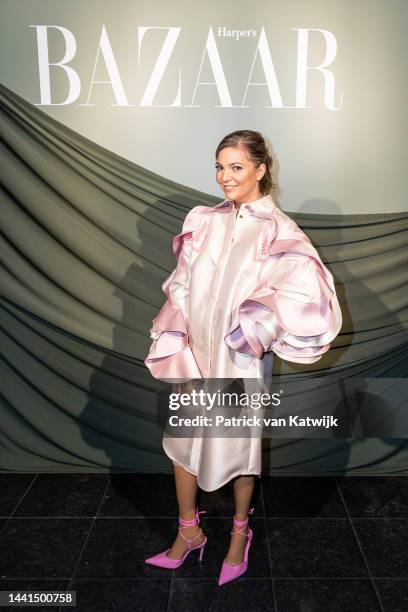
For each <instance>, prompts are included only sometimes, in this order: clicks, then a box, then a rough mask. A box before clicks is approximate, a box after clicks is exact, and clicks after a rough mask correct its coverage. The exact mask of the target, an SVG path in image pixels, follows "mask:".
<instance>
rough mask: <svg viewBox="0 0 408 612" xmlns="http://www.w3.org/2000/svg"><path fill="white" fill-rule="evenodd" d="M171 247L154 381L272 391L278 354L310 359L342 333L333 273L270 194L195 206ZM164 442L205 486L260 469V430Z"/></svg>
mask: <svg viewBox="0 0 408 612" xmlns="http://www.w3.org/2000/svg"><path fill="white" fill-rule="evenodd" d="M173 251H174V254H175V257H176V260H177V265H176V267H175V269H174V270H173V271H172V273H171V274H170V276H169V277H168V278H167V279H166V280H165V281H164V283H163V285H162V289H163V292H164V294H165V296H166V298H167V299H166V301H165V303H164V304H163V306H162V308H161V310H160V312H159V313H158V315H157V316H156V317H155V318H154V319H153V322H152V323H153V326H152V328H151V329H150V336H151V338H152V344H151V347H150V350H149V354H148V355H147V357H146V359H145V364H146V366H147V367H148V368H149V370H150V372H151V374H152V376H153V377H155V378H156V379H158V380H163V381H166V382H172V383H178V382H180V383H182V382H185V381H200V380H201V381H205V384H207V382H209V383H211V381H212V380H213V379H240V380H243V381H244V386H245V391H247V392H249V393H251V392H268V390H269V386H270V383H271V380H272V366H273V359H274V356H275V355H277V356H278V357H280V358H281V359H284V360H287V361H292V362H296V363H305V364H308V363H314V362H315V361H317V360H319V359H320V358H321V357H322V355H323V354H324V353H325V352H327V351H328V350H329V348H330V342H331V341H332V340H333V339H334V338H335V337H336V335H337V334H338V333H339V331H340V328H341V325H342V316H341V310H340V305H339V303H338V299H337V296H336V291H335V286H334V281H333V277H332V274H331V272H330V271H329V270H328V268H327V267H326V266H325V265H324V264H323V262H322V261H321V259H320V257H319V254H318V253H317V251H316V249H315V248H314V247H313V245H312V243H311V241H310V239H309V237H308V236H307V235H306V234H305V233H304V232H303V231H302V230H301V229H300V228H299V226H298V225H297V224H296V223H295V222H294V221H293V220H292V219H291V218H290V217H289V216H288V215H286V214H285V213H284V212H283V211H282V210H281V209H280V208H279V207H278V206H277V205H276V203H275V202H274V201H273V199H272V196H271V195H266V196H263V197H261V198H259V199H258V200H256V201H254V202H250V203H242V204H241V206H240V209H239V212H238V214H237V211H236V208H235V206H234V202H233V201H231V200H224V201H223V202H220V203H219V204H217V205H216V206H214V207H208V206H196V207H194V208H193V209H192V210H191V211H189V213H188V214H187V216H186V218H185V220H184V224H183V228H182V231H181V233H180V234H178V235H177V236H175V237H174V238H173ZM202 410H203V414H204V413H205V409H204V408H203V409H202ZM252 434H253V435H252ZM163 448H164V451H165V453H166V454H167V456H168V457H169V458H170V459H171V460H172V461H173V462H174V463H175V464H178V465H181V466H183V467H184V469H186V470H187V471H188V472H191V473H192V474H195V475H196V476H197V482H198V485H199V486H200V488H201V489H203V490H205V491H214V490H216V489H218V488H219V487H221V486H223V485H224V484H225V483H227V482H228V481H229V480H231V479H232V478H234V477H235V476H239V475H254V476H255V475H256V476H260V475H261V460H262V438H261V436H260V435H259V432H256V431H255V432H250V435H246V436H245V437H242V438H240V437H216V436H215V437H206V436H205V435H204V436H203V435H197V436H196V435H194V436H191V437H188V438H181V437H172V436H168V435H166V433H165V434H164V435H163Z"/></svg>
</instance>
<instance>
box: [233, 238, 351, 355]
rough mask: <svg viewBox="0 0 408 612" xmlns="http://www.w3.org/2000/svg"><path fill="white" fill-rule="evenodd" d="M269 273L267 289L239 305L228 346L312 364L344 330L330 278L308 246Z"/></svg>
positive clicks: (287, 255) (283, 257)
mask: <svg viewBox="0 0 408 612" xmlns="http://www.w3.org/2000/svg"><path fill="white" fill-rule="evenodd" d="M293 244H294V243H293ZM298 244H299V243H298ZM275 250H276V252H278V249H275ZM301 251H303V252H301ZM268 265H270V264H268ZM270 269H271V274H270V276H271V278H270V279H268V282H267V283H266V286H263V287H260V288H258V289H257V290H256V291H254V293H252V295H250V296H248V298H247V299H245V300H244V301H242V302H241V303H240V304H239V306H238V308H237V309H236V312H235V313H234V316H233V321H232V325H231V327H230V329H229V332H228V334H227V335H226V336H225V342H226V343H227V344H228V345H229V346H230V347H231V348H232V349H234V350H236V351H238V352H242V353H249V354H251V355H254V356H256V357H258V358H261V357H262V356H263V354H264V353H265V352H267V351H273V352H274V353H276V355H278V356H279V357H281V358H282V359H284V360H286V361H292V362H295V363H314V362H316V361H318V360H319V359H320V358H321V357H322V355H323V354H324V353H326V352H327V351H328V350H329V348H330V342H331V341H332V340H333V339H334V338H335V337H336V336H337V334H338V333H339V331H340V328H341V325H342V315H341V310H340V305H339V302H338V299H337V295H336V291H335V287H334V281H333V277H332V274H331V273H330V271H329V270H328V269H327V267H326V266H325V265H324V264H323V263H322V261H321V260H320V258H319V256H318V253H317V251H316V250H315V249H314V247H313V246H312V245H311V244H309V243H307V242H305V244H304V245H301V246H300V247H298V252H295V251H292V252H287V253H283V254H282V255H281V256H280V257H279V258H278V259H275V260H274V261H273V265H272V266H271V268H270Z"/></svg>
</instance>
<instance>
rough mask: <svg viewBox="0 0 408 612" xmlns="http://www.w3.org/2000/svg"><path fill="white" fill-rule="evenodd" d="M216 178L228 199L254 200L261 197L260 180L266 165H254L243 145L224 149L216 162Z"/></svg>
mask: <svg viewBox="0 0 408 612" xmlns="http://www.w3.org/2000/svg"><path fill="white" fill-rule="evenodd" d="M215 169H216V180H217V183H218V184H219V186H220V187H221V189H222V190H223V191H224V194H225V198H226V199H227V200H233V201H234V202H237V203H238V204H241V203H242V202H253V201H254V200H257V199H259V198H260V197H261V192H260V190H259V181H260V180H261V178H262V177H263V175H264V174H265V171H266V165H265V164H260V166H258V168H256V167H255V166H254V164H253V163H252V162H251V160H250V159H249V158H248V155H247V152H246V150H245V149H244V148H242V147H226V148H225V149H222V150H221V151H220V152H219V154H218V157H217V161H216V163H215Z"/></svg>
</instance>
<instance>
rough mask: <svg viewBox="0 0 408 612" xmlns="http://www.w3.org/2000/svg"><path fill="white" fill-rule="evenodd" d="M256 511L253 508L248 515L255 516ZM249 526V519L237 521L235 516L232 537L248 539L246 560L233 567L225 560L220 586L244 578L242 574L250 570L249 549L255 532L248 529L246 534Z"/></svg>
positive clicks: (245, 553)
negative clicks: (238, 535) (237, 535)
mask: <svg viewBox="0 0 408 612" xmlns="http://www.w3.org/2000/svg"><path fill="white" fill-rule="evenodd" d="M254 510H255V508H251V509H250V510H248V514H253V513H254ZM247 524H248V517H246V519H245V520H244V521H237V519H236V518H235V516H234V527H233V529H232V531H231V535H233V534H234V533H240V534H241V535H243V536H245V537H246V538H248V539H247V543H246V545H245V551H244V559H243V561H242V562H241V563H237V564H235V565H231V564H230V563H227V561H226V560H225V559H224V561H223V563H222V567H221V572H220V575H219V578H218V584H219V585H220V586H221V585H222V584H225V583H226V582H231V580H236V579H237V578H239V577H240V576H242V574H245V572H246V571H247V569H248V551H249V547H250V546H251V542H252V535H253V532H252V529H251V528H250V527H248V533H244V529H245V527H246V526H247ZM234 529H236V531H234Z"/></svg>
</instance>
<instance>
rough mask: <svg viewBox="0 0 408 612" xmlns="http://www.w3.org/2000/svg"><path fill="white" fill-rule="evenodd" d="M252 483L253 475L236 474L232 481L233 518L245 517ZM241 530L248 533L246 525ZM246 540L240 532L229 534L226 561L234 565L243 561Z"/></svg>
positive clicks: (239, 519)
mask: <svg viewBox="0 0 408 612" xmlns="http://www.w3.org/2000/svg"><path fill="white" fill-rule="evenodd" d="M254 484H255V477H254V476H238V478H236V479H235V480H234V482H233V486H234V501H235V518H236V519H237V521H243V520H245V519H246V517H247V514H248V510H249V504H250V503H251V498H252V494H253V491H254ZM231 531H232V529H231ZM241 531H242V532H243V533H244V534H246V533H248V526H247V527H245V529H241ZM246 542H247V538H245V537H244V536H243V535H241V534H234V535H232V536H231V543H230V547H229V549H228V553H227V556H226V560H227V562H228V563H231V564H232V565H234V564H236V563H241V562H242V561H243V559H244V550H245V544H246Z"/></svg>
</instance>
